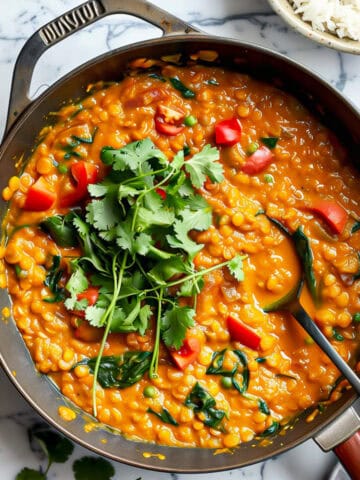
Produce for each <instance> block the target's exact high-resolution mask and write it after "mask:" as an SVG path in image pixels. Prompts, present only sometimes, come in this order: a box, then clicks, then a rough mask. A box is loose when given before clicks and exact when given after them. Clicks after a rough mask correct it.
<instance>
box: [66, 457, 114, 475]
mask: <svg viewBox="0 0 360 480" xmlns="http://www.w3.org/2000/svg"><path fill="white" fill-rule="evenodd" d="M73 472H74V477H75V480H111V478H113V476H114V475H115V469H114V467H113V466H112V465H111V463H110V462H108V461H107V460H105V459H104V458H101V457H90V456H86V457H82V458H79V459H78V460H75V462H74V464H73Z"/></svg>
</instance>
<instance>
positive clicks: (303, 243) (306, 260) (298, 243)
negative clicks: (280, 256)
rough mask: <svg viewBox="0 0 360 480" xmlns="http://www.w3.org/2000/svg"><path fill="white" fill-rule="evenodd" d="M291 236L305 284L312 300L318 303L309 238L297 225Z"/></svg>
mask: <svg viewBox="0 0 360 480" xmlns="http://www.w3.org/2000/svg"><path fill="white" fill-rule="evenodd" d="M291 238H292V240H293V241H294V244H295V249H296V252H297V254H298V256H299V258H300V260H301V263H302V266H303V269H304V274H305V280H306V283H307V286H308V287H309V290H310V293H311V296H312V298H313V300H314V302H315V303H318V294H317V285H316V279H315V274H314V270H313V261H314V256H313V253H312V250H311V246H310V240H309V239H308V237H307V236H306V235H305V233H304V231H303V229H302V228H301V227H298V228H297V229H296V230H295V232H294V233H293V234H292V235H291Z"/></svg>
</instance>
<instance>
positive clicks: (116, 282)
mask: <svg viewBox="0 0 360 480" xmlns="http://www.w3.org/2000/svg"><path fill="white" fill-rule="evenodd" d="M77 141H79V140H77ZM101 159H102V161H103V163H105V164H106V165H107V166H108V167H109V168H108V174H107V176H106V177H105V178H104V179H103V180H102V181H101V182H99V183H98V184H93V185H89V188H88V191H89V195H90V201H89V202H88V203H87V205H86V208H85V212H82V213H73V214H72V219H71V221H70V222H69V223H68V224H67V226H68V227H69V229H70V232H68V233H69V234H70V233H71V234H73V235H74V236H75V238H76V239H77V241H78V242H79V247H80V250H81V256H80V257H78V258H77V259H75V260H73V261H72V262H71V269H72V271H71V276H70V278H69V280H68V282H67V284H66V286H65V288H66V291H67V293H68V298H67V299H66V301H65V307H66V308H67V309H68V310H70V311H74V310H76V311H82V312H84V316H85V320H86V321H88V322H89V323H90V324H91V325H92V326H94V327H99V328H101V327H102V328H104V334H103V338H102V341H101V345H100V348H99V353H98V356H97V357H96V358H94V359H90V360H89V359H88V360H86V362H89V363H88V364H89V367H90V370H91V372H92V373H93V376H94V378H93V391H92V394H93V408H94V415H95V416H96V386H97V383H100V385H103V384H105V383H108V379H107V376H108V375H110V373H111V375H112V377H113V378H112V383H113V384H114V386H115V387H117V388H125V386H126V385H131V384H132V380H134V379H135V380H134V381H138V380H139V379H140V378H141V377H142V375H143V374H144V373H145V372H147V371H148V372H149V376H150V377H151V378H153V377H155V376H156V374H157V373H156V371H157V364H158V356H159V350H160V341H161V339H162V340H163V341H164V343H165V344H166V346H168V347H170V348H180V347H181V345H182V343H183V341H184V338H185V336H186V331H187V329H188V328H189V327H191V326H192V325H193V323H194V316H195V308H190V307H181V306H180V304H179V303H178V302H177V298H178V297H179V296H181V295H183V296H193V297H194V300H193V305H194V307H195V306H196V296H197V294H198V293H199V292H200V290H201V288H202V286H203V284H204V280H203V278H204V276H205V275H206V274H207V273H209V272H211V271H212V270H216V269H219V268H223V267H225V266H228V268H229V271H230V273H231V274H232V275H233V276H234V277H235V278H236V279H242V264H241V257H239V258H235V259H233V260H232V261H231V260H230V261H226V262H223V263H220V264H218V265H215V266H212V267H210V268H208V269H206V270H202V271H196V269H195V265H194V262H193V259H194V257H195V255H196V254H197V253H198V252H199V251H200V250H201V249H202V245H201V244H197V243H196V242H195V241H194V240H193V239H192V238H191V236H190V235H191V232H192V231H193V230H198V231H203V230H206V229H208V228H209V227H210V225H211V223H212V212H211V207H210V206H209V204H208V203H207V202H206V200H205V199H204V198H203V197H201V196H200V195H198V194H197V192H196V189H198V188H201V187H202V186H203V185H204V182H205V181H206V180H207V179H208V180H209V181H211V182H220V181H222V179H223V170H222V166H221V164H220V163H218V160H219V152H218V150H217V149H216V148H215V147H211V146H210V145H206V146H205V147H204V148H203V150H201V151H200V152H199V153H197V154H196V155H194V156H192V157H191V156H190V155H189V156H188V158H187V160H185V158H184V151H183V150H180V151H179V152H177V153H176V154H175V156H174V158H173V159H172V161H171V162H170V161H169V160H168V159H167V158H166V156H165V155H164V153H162V152H161V151H160V150H159V149H158V148H156V146H155V145H154V143H153V142H152V141H151V140H150V139H144V140H140V141H137V142H133V143H130V144H128V145H126V146H125V147H123V148H120V149H113V148H112V147H105V148H103V149H102V151H101ZM159 191H163V192H164V195H162V196H160V195H159V193H158V192H159ZM230 262H232V263H231V265H229V263H230ZM91 286H99V287H100V288H99V295H98V298H97V300H96V302H95V303H94V304H92V305H88V302H87V300H79V294H81V293H82V292H84V291H85V290H86V289H87V288H89V287H91ZM170 287H177V288H175V289H173V291H172V290H169V289H170ZM151 317H154V318H153V321H154V323H155V325H154V330H155V340H154V348H153V352H142V353H143V354H144V355H145V357H146V358H143V359H142V360H141V361H140V359H139V358H137V357H136V358H135V357H134V358H132V359H130V358H127V357H125V356H124V357H123V356H122V357H121V358H120V357H111V358H109V357H103V352H104V348H105V345H106V341H107V337H108V335H109V333H110V332H124V333H126V332H137V333H139V334H140V335H144V334H145V332H146V330H147V329H148V327H149V323H150V319H151ZM124 355H125V354H124ZM150 357H151V358H150ZM139 362H140V364H139ZM127 365H129V368H130V366H131V369H134V368H135V373H136V371H138V370H137V368H139V369H140V373H141V375H140V374H139V375H136V374H135V373H134V372H133V371H130V370H129V369H128V367H127Z"/></svg>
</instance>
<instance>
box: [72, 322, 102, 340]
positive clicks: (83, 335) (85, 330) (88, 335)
mask: <svg viewBox="0 0 360 480" xmlns="http://www.w3.org/2000/svg"><path fill="white" fill-rule="evenodd" d="M103 334H104V331H103V329H102V328H97V327H93V326H92V325H90V324H89V323H88V322H84V321H82V322H81V323H80V325H79V326H78V327H76V328H75V332H74V335H75V337H76V338H77V339H78V340H81V341H83V342H99V341H100V340H101V338H102V336H103Z"/></svg>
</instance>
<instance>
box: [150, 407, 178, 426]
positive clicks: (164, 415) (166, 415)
mask: <svg viewBox="0 0 360 480" xmlns="http://www.w3.org/2000/svg"><path fill="white" fill-rule="evenodd" d="M146 411H147V412H148V413H152V414H153V415H155V416H156V417H158V418H159V419H160V420H161V421H162V422H164V423H169V424H170V425H174V426H176V427H177V426H178V425H179V424H178V422H177V421H176V420H175V418H174V417H173V416H172V415H171V413H170V412H169V410H167V409H166V408H165V407H163V408H162V409H161V412H160V413H159V412H155V410H153V409H152V408H150V407H149V408H148V409H147V410H146Z"/></svg>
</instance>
